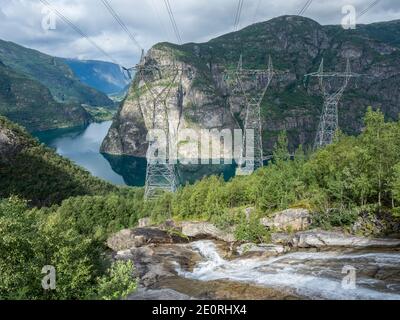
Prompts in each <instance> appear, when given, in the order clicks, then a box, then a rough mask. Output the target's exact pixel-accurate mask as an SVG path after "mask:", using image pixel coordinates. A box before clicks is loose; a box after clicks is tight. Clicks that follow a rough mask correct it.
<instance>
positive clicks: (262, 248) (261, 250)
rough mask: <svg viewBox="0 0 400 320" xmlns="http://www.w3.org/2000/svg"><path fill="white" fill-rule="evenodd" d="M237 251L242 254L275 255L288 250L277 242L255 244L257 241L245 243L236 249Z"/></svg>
mask: <svg viewBox="0 0 400 320" xmlns="http://www.w3.org/2000/svg"><path fill="white" fill-rule="evenodd" d="M236 251H237V253H238V254H239V255H240V256H242V255H248V254H252V255H253V254H260V255H263V256H265V255H266V256H274V255H279V254H282V253H285V252H286V249H285V247H284V246H282V245H275V244H255V243H244V244H242V245H240V246H239V247H238V248H237V249H236Z"/></svg>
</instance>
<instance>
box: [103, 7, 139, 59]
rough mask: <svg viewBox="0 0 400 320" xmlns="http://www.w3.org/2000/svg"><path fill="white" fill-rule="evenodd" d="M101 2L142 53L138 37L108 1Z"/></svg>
mask: <svg viewBox="0 0 400 320" xmlns="http://www.w3.org/2000/svg"><path fill="white" fill-rule="evenodd" d="M101 1H102V2H103V4H104V6H105V7H106V8H107V10H108V11H109V12H110V14H111V15H112V16H113V17H114V19H115V21H117V23H118V24H119V25H120V26H121V28H122V29H123V30H124V31H125V32H126V33H127V34H128V36H129V38H130V39H131V40H132V42H133V43H134V44H135V45H136V46H137V47H138V48H139V50H140V51H142V50H143V48H142V46H141V45H140V44H139V42H138V41H137V40H136V37H135V36H134V35H133V34H132V32H131V31H130V30H129V29H128V27H127V26H126V25H125V23H124V22H123V21H122V20H121V18H120V17H119V15H118V14H117V13H116V12H115V10H114V9H113V8H112V7H111V5H110V3H109V2H108V1H107V0H101Z"/></svg>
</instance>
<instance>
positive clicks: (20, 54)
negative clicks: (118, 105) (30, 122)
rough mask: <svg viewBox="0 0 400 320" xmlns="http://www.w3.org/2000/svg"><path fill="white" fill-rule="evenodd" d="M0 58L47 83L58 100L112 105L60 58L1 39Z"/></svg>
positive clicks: (12, 67)
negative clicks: (83, 81)
mask: <svg viewBox="0 0 400 320" xmlns="http://www.w3.org/2000/svg"><path fill="white" fill-rule="evenodd" d="M0 60H1V61H2V62H3V63H4V64H5V65H6V66H8V67H10V68H11V69H13V70H15V71H16V72H18V73H22V74H26V75H27V76H28V77H29V78H31V79H33V80H36V81H38V82H40V83H41V84H42V85H44V86H46V87H47V88H48V89H49V90H50V92H51V94H52V96H53V97H54V99H55V100H56V101H58V102H62V103H75V104H78V105H82V104H85V105H89V106H95V107H98V106H103V107H104V106H109V107H112V106H114V103H113V102H112V101H111V100H110V99H109V98H108V97H107V95H106V94H104V93H102V92H99V91H97V90H96V89H94V88H91V87H89V86H88V85H86V84H84V83H82V82H81V80H80V79H79V78H78V77H76V76H75V74H74V72H73V71H72V69H71V68H70V67H69V66H68V64H66V63H65V61H64V60H63V59H61V58H55V57H52V56H49V55H47V54H44V53H41V52H39V51H36V50H32V49H28V48H25V47H22V46H20V45H17V44H15V43H12V42H6V41H2V40H0Z"/></svg>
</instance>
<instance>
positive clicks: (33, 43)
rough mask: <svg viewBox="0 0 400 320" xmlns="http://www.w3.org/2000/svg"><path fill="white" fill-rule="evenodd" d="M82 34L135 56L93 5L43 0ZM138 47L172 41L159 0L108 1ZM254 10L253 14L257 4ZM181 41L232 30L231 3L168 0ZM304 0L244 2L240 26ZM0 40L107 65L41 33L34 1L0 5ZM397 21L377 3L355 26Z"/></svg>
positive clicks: (394, 5) (396, 8)
mask: <svg viewBox="0 0 400 320" xmlns="http://www.w3.org/2000/svg"><path fill="white" fill-rule="evenodd" d="M48 1H49V2H50V3H52V4H53V5H54V6H55V7H56V8H57V9H58V10H59V11H61V12H62V13H63V14H64V15H65V16H66V17H68V18H69V19H70V20H71V21H73V23H75V24H76V25H77V26H79V28H81V29H82V30H83V31H84V32H85V33H87V34H88V35H89V36H90V38H91V39H93V41H95V42H96V43H97V44H98V45H99V46H101V47H102V48H104V50H105V51H107V52H108V53H109V54H110V55H111V56H112V57H113V58H114V59H115V60H117V61H118V62H120V63H121V64H124V65H126V66H131V65H133V64H134V63H135V62H137V60H138V59H139V56H140V51H139V50H138V48H136V47H135V45H134V44H133V43H132V42H131V41H130V40H129V38H128V36H127V35H126V34H125V33H124V31H123V30H122V29H121V27H120V26H119V25H118V24H116V22H115V20H114V19H113V18H112V16H111V15H110V14H109V12H108V11H107V10H106V9H105V7H104V6H103V5H102V3H101V1H99V0H85V1H79V0H48ZM109 1H110V3H111V5H112V6H113V8H114V9H115V11H116V12H117V13H118V14H119V15H120V16H121V18H122V20H123V21H124V22H125V23H126V25H127V27H128V28H129V29H130V30H131V31H132V33H134V34H135V35H136V37H137V39H138V41H139V42H140V43H141V45H142V46H143V47H144V48H145V49H148V48H150V47H151V46H152V45H153V44H155V43H157V42H160V41H172V42H176V39H175V36H174V34H173V32H172V28H171V24H170V22H169V18H168V15H167V11H166V9H165V6H164V1H163V0H109ZM259 1H261V2H260V6H259V9H258V10H257V12H256V8H257V5H258V2H259ZM170 3H171V6H172V8H173V11H174V14H175V19H176V22H177V24H178V27H179V30H180V32H181V35H182V38H183V40H184V42H203V41H207V40H209V39H211V38H213V37H216V36H219V35H222V34H224V33H227V32H230V31H232V29H233V20H234V13H235V10H236V6H237V0H170ZM304 3H305V0H285V1H281V0H275V1H274V0H245V6H244V8H243V13H242V17H241V25H240V26H241V27H244V26H246V25H249V24H252V23H254V22H259V21H265V20H269V19H271V18H273V17H276V16H280V15H284V14H297V12H298V11H299V10H300V8H301V7H302V6H303V5H304ZM369 3H371V1H370V0H368V1H367V0H314V1H313V3H312V5H311V6H310V7H309V9H308V10H307V12H306V14H305V16H307V17H310V18H312V19H314V20H316V21H318V22H319V23H321V24H339V23H340V21H341V19H342V13H341V8H342V6H343V5H347V4H352V5H354V6H355V7H356V9H357V10H358V12H360V11H362V10H363V9H365V8H366V7H367V6H368V4H369ZM0 8H1V10H0V38H1V39H5V40H9V41H14V42H17V43H19V44H21V45H25V46H29V47H31V48H35V49H38V50H40V51H43V52H46V53H49V54H52V55H56V56H62V57H78V58H84V59H100V60H108V59H107V57H104V56H103V55H102V54H101V52H99V51H97V50H96V49H95V48H94V47H93V46H91V45H90V44H89V43H88V42H87V41H86V40H84V39H81V38H80V36H79V35H78V34H77V33H76V32H75V31H74V30H72V29H71V28H70V27H69V26H67V25H65V24H64V22H62V21H59V19H58V20H57V29H56V30H51V31H44V30H43V29H42V28H41V21H42V19H43V17H44V14H43V13H42V9H43V6H42V5H41V3H40V1H39V0H12V1H10V0H0ZM398 18H400V1H398V0H382V1H381V2H380V3H379V4H378V5H377V6H376V7H374V8H373V9H371V10H370V11H369V12H368V13H367V14H366V15H364V16H363V17H362V19H360V21H359V22H360V23H370V22H375V21H386V20H393V19H398Z"/></svg>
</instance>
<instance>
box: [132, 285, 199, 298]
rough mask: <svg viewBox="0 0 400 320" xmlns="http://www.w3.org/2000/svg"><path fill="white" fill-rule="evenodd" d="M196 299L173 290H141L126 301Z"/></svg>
mask: <svg viewBox="0 0 400 320" xmlns="http://www.w3.org/2000/svg"><path fill="white" fill-rule="evenodd" d="M193 299H194V298H192V297H190V296H188V295H186V294H183V293H180V292H178V291H175V290H172V289H154V290H152V289H145V288H139V289H138V290H137V291H136V292H135V293H134V294H131V295H130V296H128V298H127V299H126V300H193Z"/></svg>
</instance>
